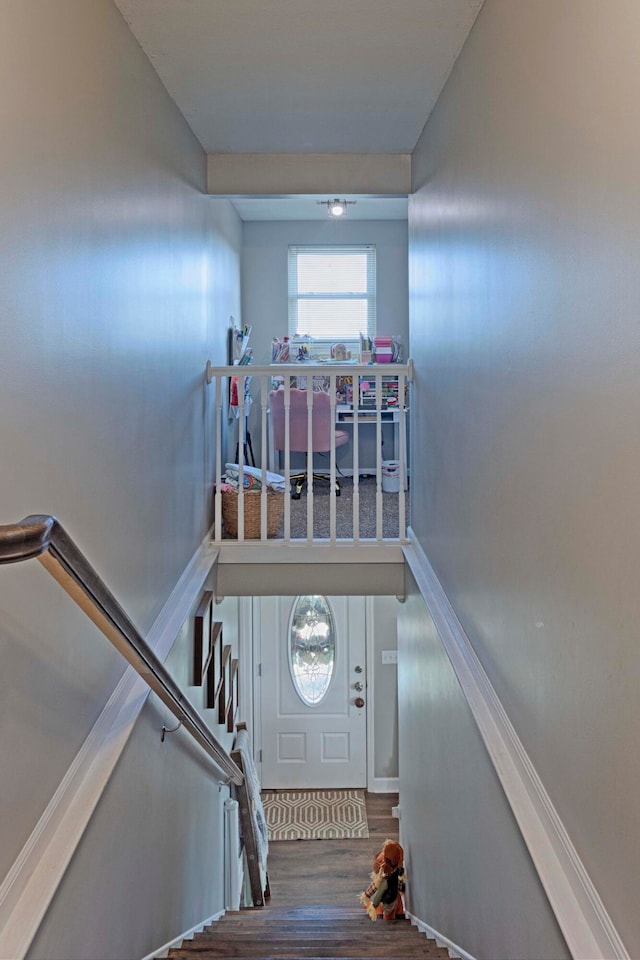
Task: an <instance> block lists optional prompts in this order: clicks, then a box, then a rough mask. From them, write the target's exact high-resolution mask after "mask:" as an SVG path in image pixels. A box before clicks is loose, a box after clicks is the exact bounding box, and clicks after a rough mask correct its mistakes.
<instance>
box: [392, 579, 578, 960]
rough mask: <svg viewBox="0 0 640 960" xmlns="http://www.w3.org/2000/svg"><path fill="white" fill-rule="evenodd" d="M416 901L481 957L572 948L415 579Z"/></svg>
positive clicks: (405, 762)
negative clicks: (534, 863)
mask: <svg viewBox="0 0 640 960" xmlns="http://www.w3.org/2000/svg"><path fill="white" fill-rule="evenodd" d="M398 647H399V655H400V656H399V667H398V671H399V675H398V694H399V696H398V699H399V716H400V731H401V750H400V806H401V821H400V830H401V840H402V843H403V844H404V846H405V850H406V854H407V864H406V865H407V877H408V885H407V891H408V892H407V898H408V909H409V910H410V911H411V912H412V913H413V914H414V915H416V916H418V917H419V918H420V919H423V920H425V921H426V922H427V923H429V924H430V925H431V926H432V927H433V928H434V929H435V930H438V931H439V932H440V933H443V934H444V935H445V936H446V937H448V938H449V939H450V940H452V941H453V942H454V943H456V944H457V945H458V946H460V947H462V948H463V949H464V950H466V951H467V952H468V953H470V954H471V955H472V956H474V957H477V958H478V960H508V958H515V957H517V958H518V960H560V958H564V957H569V956H570V954H569V952H568V950H567V947H566V945H565V943H564V939H563V937H562V934H561V932H560V930H559V929H558V926H557V924H556V922H555V918H554V916H553V914H552V912H551V908H550V906H549V903H548V901H547V898H546V895H545V893H544V890H543V888H542V886H541V884H540V881H539V879H538V875H537V873H536V870H535V868H534V866H533V863H532V862H531V858H530V857H529V854H528V852H527V849H526V847H525V845H524V841H523V840H522V836H521V834H520V832H519V830H518V826H517V824H516V821H515V819H514V817H513V814H512V812H511V808H510V807H509V804H508V802H507V800H506V798H505V796H504V793H503V790H502V787H501V785H500V782H499V780H498V778H497V775H496V773H495V770H494V768H493V766H492V764H491V761H490V760H489V757H488V756H487V753H486V751H485V748H484V745H483V743H482V739H481V737H480V734H479V732H478V728H477V726H476V723H475V720H474V719H473V716H472V714H471V711H470V709H469V706H468V704H467V701H466V699H465V697H464V694H463V693H462V691H461V689H460V685H459V683H458V681H457V679H456V676H455V674H454V672H453V669H452V668H451V665H450V663H449V660H448V658H447V656H446V654H445V652H444V650H443V648H442V644H441V643H440V640H439V638H438V635H437V633H436V629H435V626H434V624H433V621H432V620H431V617H430V616H429V613H428V610H427V608H426V606H425V603H424V600H423V599H422V597H421V596H420V593H419V591H418V588H417V586H416V583H415V581H414V580H413V578H412V577H411V575H410V574H409V573H407V600H406V603H405V604H404V605H403V606H402V607H401V608H400V611H399V614H398Z"/></svg>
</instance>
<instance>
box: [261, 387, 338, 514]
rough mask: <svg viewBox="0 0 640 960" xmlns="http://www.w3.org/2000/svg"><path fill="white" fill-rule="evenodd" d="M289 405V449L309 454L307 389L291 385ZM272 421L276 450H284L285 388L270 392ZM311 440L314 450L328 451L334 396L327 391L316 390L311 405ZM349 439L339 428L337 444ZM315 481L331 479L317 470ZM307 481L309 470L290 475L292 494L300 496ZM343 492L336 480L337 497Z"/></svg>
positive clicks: (314, 451) (292, 451) (328, 481)
mask: <svg viewBox="0 0 640 960" xmlns="http://www.w3.org/2000/svg"><path fill="white" fill-rule="evenodd" d="M289 400H290V408H289V450H290V451H291V453H304V454H306V453H307V391H306V390H297V389H295V388H292V389H291V391H290V397H289ZM269 406H270V409H271V422H272V427H273V446H274V448H275V449H276V450H284V449H285V422H284V389H283V388H280V389H279V390H272V391H271V393H270V394H269ZM311 424H312V428H311V429H312V442H311V452H312V454H313V453H329V451H330V450H331V398H330V396H329V394H328V393H325V392H324V391H322V390H316V391H314V394H313V406H312V408H311ZM348 442H349V434H348V433H347V432H346V430H336V432H335V445H336V448H337V447H341V446H343V444H345V443H348ZM313 479H314V481H315V480H317V481H318V482H319V483H330V482H331V478H330V477H328V476H326V475H325V474H323V473H314V474H313ZM306 481H307V471H306V470H305V471H304V473H296V474H292V475H291V486H292V491H291V496H292V497H293V499H294V500H299V499H300V494H301V492H302V488H303V487H304V485H305V483H306ZM339 495H340V484H339V483H338V481H337V480H336V496H339Z"/></svg>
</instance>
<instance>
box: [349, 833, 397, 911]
mask: <svg viewBox="0 0 640 960" xmlns="http://www.w3.org/2000/svg"><path fill="white" fill-rule="evenodd" d="M404 885H405V875H404V850H403V849H402V847H401V846H400V844H399V843H398V842H397V840H385V842H384V843H383V845H382V849H381V850H380V851H379V853H377V854H376V857H375V859H374V861H373V872H372V874H371V883H370V884H369V886H368V887H367V889H366V890H364V891H363V892H362V893H361V894H360V903H361V904H362V906H363V907H364V909H365V910H366V911H367V913H368V914H369V916H370V917H371V919H372V920H374V921H375V920H376V918H377V917H379V916H380V917H382V918H384V919H385V920H387V921H388V922H390V923H391V922H392V921H394V920H397V919H404V900H403V897H402V894H403V891H404Z"/></svg>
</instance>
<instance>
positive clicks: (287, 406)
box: [284, 373, 291, 540]
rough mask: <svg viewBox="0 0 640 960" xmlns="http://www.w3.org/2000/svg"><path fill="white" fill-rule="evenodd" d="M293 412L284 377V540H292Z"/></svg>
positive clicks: (289, 380) (288, 389)
mask: <svg viewBox="0 0 640 960" xmlns="http://www.w3.org/2000/svg"><path fill="white" fill-rule="evenodd" d="M290 412H291V377H290V376H289V374H288V373H285V377H284V539H285V540H290V539H291V443H290V439H289V420H290Z"/></svg>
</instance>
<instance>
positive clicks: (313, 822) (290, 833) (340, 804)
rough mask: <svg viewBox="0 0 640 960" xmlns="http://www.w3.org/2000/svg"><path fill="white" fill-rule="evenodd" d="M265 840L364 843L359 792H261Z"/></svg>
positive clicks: (364, 814)
mask: <svg viewBox="0 0 640 960" xmlns="http://www.w3.org/2000/svg"><path fill="white" fill-rule="evenodd" d="M262 803H263V806H264V812H265V817H266V820H267V826H268V828H269V840H353V839H356V840H359V839H363V840H366V839H367V837H368V836H369V825H368V823H367V810H366V807H365V802H364V791H363V790H300V791H295V792H294V791H290V790H264V791H263V793H262Z"/></svg>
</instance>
